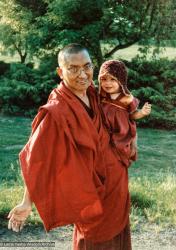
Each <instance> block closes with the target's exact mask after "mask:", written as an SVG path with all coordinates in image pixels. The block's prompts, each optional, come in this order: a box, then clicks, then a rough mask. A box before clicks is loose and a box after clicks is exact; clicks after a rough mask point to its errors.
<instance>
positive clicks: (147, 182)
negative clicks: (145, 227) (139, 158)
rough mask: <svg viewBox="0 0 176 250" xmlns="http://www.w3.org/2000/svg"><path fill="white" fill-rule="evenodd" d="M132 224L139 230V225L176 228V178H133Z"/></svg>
mask: <svg viewBox="0 0 176 250" xmlns="http://www.w3.org/2000/svg"><path fill="white" fill-rule="evenodd" d="M130 190H131V201H132V209H131V222H132V228H133V229H137V228H138V226H139V223H142V222H143V223H149V224H152V223H154V224H157V225H159V226H160V228H165V227H168V226H174V227H175V226H176V202H175V200H176V178H175V176H174V175H159V176H158V180H155V179H148V178H137V179H134V178H132V180H131V182H130Z"/></svg>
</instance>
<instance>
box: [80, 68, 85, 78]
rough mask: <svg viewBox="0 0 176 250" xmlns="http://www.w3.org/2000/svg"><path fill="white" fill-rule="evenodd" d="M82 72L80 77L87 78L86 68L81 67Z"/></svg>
mask: <svg viewBox="0 0 176 250" xmlns="http://www.w3.org/2000/svg"><path fill="white" fill-rule="evenodd" d="M80 71H81V72H80V74H79V77H80V78H87V75H86V73H85V71H84V69H80Z"/></svg>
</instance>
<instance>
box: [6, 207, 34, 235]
mask: <svg viewBox="0 0 176 250" xmlns="http://www.w3.org/2000/svg"><path fill="white" fill-rule="evenodd" d="M31 211H32V206H31V204H26V203H21V204H19V205H17V206H16V207H14V208H13V209H12V210H11V211H10V212H9V214H8V217H7V218H8V219H9V222H8V229H12V230H13V231H15V232H19V231H21V230H22V229H23V227H24V223H25V220H26V219H27V217H28V216H29V215H30V213H31Z"/></svg>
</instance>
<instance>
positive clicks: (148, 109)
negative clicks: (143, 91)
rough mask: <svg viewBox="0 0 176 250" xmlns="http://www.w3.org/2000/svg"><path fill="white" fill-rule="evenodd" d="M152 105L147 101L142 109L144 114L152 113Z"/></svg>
mask: <svg viewBox="0 0 176 250" xmlns="http://www.w3.org/2000/svg"><path fill="white" fill-rule="evenodd" d="M151 109H152V105H151V104H149V103H148V102H146V103H145V104H144V106H143V107H142V109H141V110H140V111H141V113H142V115H143V116H147V115H149V114H150V113H151Z"/></svg>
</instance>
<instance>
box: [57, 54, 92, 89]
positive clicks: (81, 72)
mask: <svg viewBox="0 0 176 250" xmlns="http://www.w3.org/2000/svg"><path fill="white" fill-rule="evenodd" d="M58 73H59V75H60V77H61V78H62V79H63V80H64V83H65V84H66V86H67V87H68V88H70V89H71V90H72V91H73V92H74V91H80V92H81V91H85V90H86V89H87V88H88V87H89V86H90V84H91V81H92V78H93V67H92V62H91V59H90V57H89V54H88V52H87V51H86V50H83V51H81V52H79V53H77V54H66V55H65V60H64V61H63V62H62V64H61V67H60V68H59V70H58Z"/></svg>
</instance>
